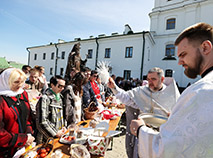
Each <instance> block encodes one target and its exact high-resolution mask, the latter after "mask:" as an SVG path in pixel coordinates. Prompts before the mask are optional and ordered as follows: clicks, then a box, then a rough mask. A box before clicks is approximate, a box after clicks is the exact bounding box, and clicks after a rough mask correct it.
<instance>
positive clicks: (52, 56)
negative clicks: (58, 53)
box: [51, 52, 55, 60]
mask: <svg viewBox="0 0 213 158" xmlns="http://www.w3.org/2000/svg"><path fill="white" fill-rule="evenodd" d="M54 56H55V53H54V52H52V53H51V60H53V59H54Z"/></svg>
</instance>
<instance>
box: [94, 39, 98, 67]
mask: <svg viewBox="0 0 213 158" xmlns="http://www.w3.org/2000/svg"><path fill="white" fill-rule="evenodd" d="M95 42H96V44H97V48H96V57H95V69H97V64H98V49H99V43H98V38H97V37H96V38H95Z"/></svg>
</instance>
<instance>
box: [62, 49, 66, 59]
mask: <svg viewBox="0 0 213 158" xmlns="http://www.w3.org/2000/svg"><path fill="white" fill-rule="evenodd" d="M61 59H65V51H63V52H61Z"/></svg>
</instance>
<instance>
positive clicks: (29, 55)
mask: <svg viewBox="0 0 213 158" xmlns="http://www.w3.org/2000/svg"><path fill="white" fill-rule="evenodd" d="M26 50H27V51H28V62H27V63H28V64H27V65H30V50H29V49H28V48H26Z"/></svg>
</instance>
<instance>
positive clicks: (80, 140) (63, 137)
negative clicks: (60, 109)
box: [59, 134, 87, 144]
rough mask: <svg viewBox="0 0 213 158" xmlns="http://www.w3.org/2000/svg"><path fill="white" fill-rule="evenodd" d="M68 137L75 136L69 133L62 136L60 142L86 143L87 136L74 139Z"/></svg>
mask: <svg viewBox="0 0 213 158" xmlns="http://www.w3.org/2000/svg"><path fill="white" fill-rule="evenodd" d="M68 137H73V136H69V135H68V134H66V135H63V136H61V138H60V139H59V142H60V143H62V144H84V143H86V140H87V137H81V138H76V137H75V138H74V139H72V140H70V139H68Z"/></svg>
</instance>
